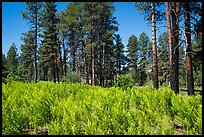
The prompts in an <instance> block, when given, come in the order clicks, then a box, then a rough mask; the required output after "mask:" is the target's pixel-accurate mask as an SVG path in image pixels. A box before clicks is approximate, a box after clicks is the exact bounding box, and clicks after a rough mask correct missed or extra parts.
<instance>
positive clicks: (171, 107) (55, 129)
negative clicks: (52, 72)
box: [2, 81, 202, 135]
mask: <svg viewBox="0 0 204 137" xmlns="http://www.w3.org/2000/svg"><path fill="white" fill-rule="evenodd" d="M175 124H176V125H178V124H181V125H182V126H183V130H184V131H185V134H194V135H195V134H202V97H201V96H200V95H196V96H186V97H181V96H180V95H176V94H174V92H173V91H172V90H170V89H168V88H160V89H159V90H154V88H149V87H143V88H131V89H130V88H127V90H122V89H121V88H118V87H111V88H102V87H99V86H90V85H85V84H79V83H75V84H72V83H51V82H43V81H39V82H38V83H36V84H35V83H22V82H12V83H9V84H4V83H2V134H24V130H25V129H33V132H32V133H31V134H37V126H43V125H44V126H45V127H47V128H48V134H49V135H56V134H61V135H65V134H67V135H68V134H73V135H76V134H78V135H83V134H85V135H93V134H100V135H118V134H122V135H158V134H161V135H166V134H176V129H175V127H174V125H175ZM119 125H120V126H119Z"/></svg>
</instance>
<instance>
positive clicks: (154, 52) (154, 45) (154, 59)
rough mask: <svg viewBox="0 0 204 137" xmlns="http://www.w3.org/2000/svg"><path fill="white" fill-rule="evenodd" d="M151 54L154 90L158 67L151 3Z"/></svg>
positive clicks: (153, 8)
mask: <svg viewBox="0 0 204 137" xmlns="http://www.w3.org/2000/svg"><path fill="white" fill-rule="evenodd" d="M152 53H153V64H152V67H153V82H154V88H155V89H158V67H157V48H156V24H155V6H154V4H153V3H152Z"/></svg>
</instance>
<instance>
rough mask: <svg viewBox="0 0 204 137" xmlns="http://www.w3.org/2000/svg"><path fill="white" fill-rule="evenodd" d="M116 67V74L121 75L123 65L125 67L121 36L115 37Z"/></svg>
mask: <svg viewBox="0 0 204 137" xmlns="http://www.w3.org/2000/svg"><path fill="white" fill-rule="evenodd" d="M115 42H116V43H115V66H116V74H117V75H120V74H121V69H122V65H125V55H124V52H125V51H124V45H123V44H122V38H121V36H120V35H119V34H117V35H115Z"/></svg>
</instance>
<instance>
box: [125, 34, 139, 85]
mask: <svg viewBox="0 0 204 137" xmlns="http://www.w3.org/2000/svg"><path fill="white" fill-rule="evenodd" d="M126 47H127V57H128V59H129V61H128V64H127V65H128V67H129V68H130V71H131V73H132V77H133V78H134V80H135V82H138V78H137V75H138V73H137V69H138V68H137V64H138V58H139V57H138V53H137V51H138V41H137V37H136V36H135V35H132V36H131V37H130V38H129V39H128V44H127V46H126Z"/></svg>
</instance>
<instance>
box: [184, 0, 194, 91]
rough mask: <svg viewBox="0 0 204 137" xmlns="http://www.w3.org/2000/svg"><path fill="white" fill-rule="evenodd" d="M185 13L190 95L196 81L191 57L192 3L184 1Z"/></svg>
mask: <svg viewBox="0 0 204 137" xmlns="http://www.w3.org/2000/svg"><path fill="white" fill-rule="evenodd" d="M184 14H185V28H186V30H185V35H186V70H187V89H188V95H192V94H194V83H193V69H192V58H191V52H192V50H191V32H190V3H189V2H185V3H184Z"/></svg>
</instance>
